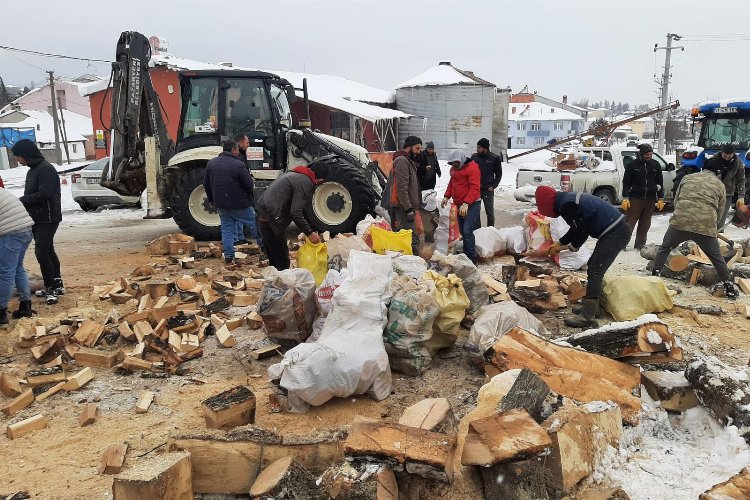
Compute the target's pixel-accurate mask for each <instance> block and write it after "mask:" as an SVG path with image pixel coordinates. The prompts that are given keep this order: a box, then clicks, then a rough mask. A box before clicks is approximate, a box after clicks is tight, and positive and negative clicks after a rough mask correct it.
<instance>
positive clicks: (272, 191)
mask: <svg viewBox="0 0 750 500" xmlns="http://www.w3.org/2000/svg"><path fill="white" fill-rule="evenodd" d="M325 168H326V167H325V166H321V167H319V168H318V169H317V170H316V171H315V172H314V171H312V170H311V169H310V168H308V167H295V168H294V169H292V170H291V171H289V172H287V173H285V174H283V175H282V176H281V177H279V178H278V179H276V180H275V181H273V182H272V183H271V185H270V186H268V189H266V190H265V192H263V194H262V195H261V196H260V200H258V228H259V229H260V234H261V235H262V236H263V242H264V244H265V248H266V255H268V263H269V264H270V265H272V266H273V267H275V268H276V269H278V270H279V271H283V270H284V269H289V264H290V263H289V247H288V245H287V239H286V229H287V228H288V227H289V225H290V224H291V223H292V222H294V224H295V225H296V226H297V229H299V230H300V231H302V232H303V233H304V234H305V236H307V239H308V241H310V242H311V243H320V235H319V234H318V233H317V232H315V231H313V228H312V227H311V226H310V221H308V220H307V217H306V216H305V207H307V206H308V205H309V204H310V203H311V202H312V197H313V193H315V186H316V185H317V184H319V183H321V182H323V180H324V179H325V177H326V175H327V171H326V170H325Z"/></svg>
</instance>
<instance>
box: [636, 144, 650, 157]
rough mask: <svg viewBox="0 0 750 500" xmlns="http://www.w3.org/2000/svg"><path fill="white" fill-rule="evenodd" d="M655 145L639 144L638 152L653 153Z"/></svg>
mask: <svg viewBox="0 0 750 500" xmlns="http://www.w3.org/2000/svg"><path fill="white" fill-rule="evenodd" d="M653 152H654V147H653V146H652V145H651V144H639V145H638V153H639V154H640V155H641V156H643V155H645V154H646V153H653Z"/></svg>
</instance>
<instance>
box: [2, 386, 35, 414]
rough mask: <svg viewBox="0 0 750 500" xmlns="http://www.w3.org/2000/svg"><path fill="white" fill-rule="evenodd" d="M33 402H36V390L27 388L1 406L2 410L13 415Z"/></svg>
mask: <svg viewBox="0 0 750 500" xmlns="http://www.w3.org/2000/svg"><path fill="white" fill-rule="evenodd" d="M33 402H34V391H32V390H31V389H26V390H25V391H23V392H22V393H21V394H19V395H18V396H16V397H15V398H13V399H12V400H10V401H8V402H7V403H5V404H4V405H3V406H2V407H0V412H2V413H4V414H5V415H7V416H9V417H11V416H13V415H15V414H16V413H18V412H19V411H21V410H23V409H24V408H26V407H27V406H29V405H30V404H31V403H33Z"/></svg>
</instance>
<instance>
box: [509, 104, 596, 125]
mask: <svg viewBox="0 0 750 500" xmlns="http://www.w3.org/2000/svg"><path fill="white" fill-rule="evenodd" d="M514 109H515V113H514V112H513V110H514ZM524 120H583V118H582V117H581V116H579V115H577V114H575V113H573V112H571V111H568V110H565V109H562V108H558V107H554V106H550V105H548V104H544V103H541V102H528V103H521V102H511V103H508V121H524Z"/></svg>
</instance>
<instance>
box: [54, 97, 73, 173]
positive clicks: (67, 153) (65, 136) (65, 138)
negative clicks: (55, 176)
mask: <svg viewBox="0 0 750 500" xmlns="http://www.w3.org/2000/svg"><path fill="white" fill-rule="evenodd" d="M57 107H58V108H60V122H61V124H62V140H63V147H64V148H65V158H66V159H67V160H68V165H70V151H68V131H67V130H66V129H65V117H64V116H63V107H62V102H60V97H58V98H57Z"/></svg>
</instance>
